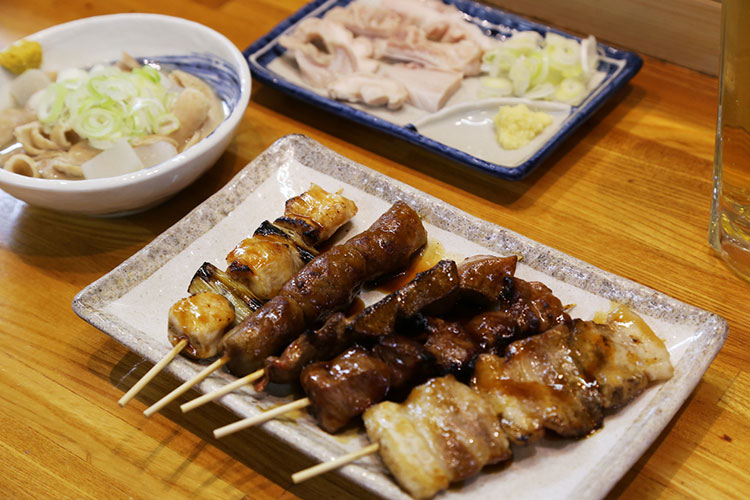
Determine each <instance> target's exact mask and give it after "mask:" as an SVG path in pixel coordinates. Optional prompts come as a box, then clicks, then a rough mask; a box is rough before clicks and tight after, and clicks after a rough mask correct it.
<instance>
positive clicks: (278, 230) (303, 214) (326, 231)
mask: <svg viewBox="0 0 750 500" xmlns="http://www.w3.org/2000/svg"><path fill="white" fill-rule="evenodd" d="M356 212H357V207H356V205H355V204H354V202H352V201H351V200H348V199H347V198H344V197H343V196H341V195H340V194H336V193H328V192H326V191H325V190H323V189H322V188H320V187H319V186H317V185H315V184H312V185H311V187H310V188H309V189H308V190H307V191H306V192H304V193H302V194H301V195H299V196H296V197H294V198H291V199H289V200H287V201H286V204H285V210H284V215H283V216H282V217H279V218H278V219H276V221H275V222H274V223H273V224H271V223H269V222H268V221H265V222H263V223H262V224H261V226H260V227H259V228H258V229H257V230H256V231H255V234H254V235H253V236H252V237H251V238H246V239H245V240H243V241H242V242H241V243H240V244H239V245H237V247H236V248H235V249H234V250H232V252H230V254H229V255H228V257H227V261H228V263H229V268H228V269H227V272H224V271H221V270H220V269H218V268H217V267H215V266H213V265H212V264H210V263H208V262H206V263H204V264H203V265H202V266H201V267H200V268H199V269H198V271H197V272H196V273H195V275H194V276H193V279H192V280H191V282H190V286H189V287H188V292H189V293H190V294H191V296H190V297H187V298H184V299H181V300H180V301H178V302H177V303H175V304H174V305H173V306H172V308H170V311H169V321H168V327H169V328H168V329H169V341H170V343H171V344H172V345H173V346H175V348H174V349H173V350H172V351H170V352H169V353H168V354H167V356H166V357H165V358H164V360H162V361H161V362H159V363H157V365H156V366H157V367H158V368H152V369H151V370H150V371H149V372H148V373H147V374H146V376H144V377H143V378H142V379H141V380H140V381H139V382H138V383H136V385H134V386H133V388H131V389H130V391H128V392H127V393H126V394H125V395H124V396H123V397H122V399H120V401H119V404H120V406H123V405H125V404H126V403H127V402H128V401H129V400H130V399H132V398H133V397H134V396H135V395H136V394H137V393H138V391H140V389H142V388H143V387H144V386H145V385H146V384H147V383H148V382H149V381H150V380H151V379H153V377H155V376H156V374H157V373H158V372H159V371H160V370H161V369H162V368H163V367H164V366H166V365H167V364H168V363H169V362H170V361H171V360H172V359H173V358H174V357H175V356H176V354H177V353H180V352H182V353H183V354H185V355H187V356H188V357H191V358H194V359H205V358H210V357H213V356H215V355H216V354H218V352H219V350H220V347H221V346H220V341H221V338H222V336H223V334H224V333H225V332H226V331H227V330H228V328H229V327H231V326H235V325H237V324H238V323H240V322H241V321H242V320H244V319H245V318H246V317H247V316H249V315H250V314H252V313H253V312H254V311H257V310H258V309H259V308H260V307H261V306H262V304H263V301H264V300H265V298H266V297H267V295H268V294H271V293H275V292H276V291H277V290H278V288H280V287H281V285H283V282H285V281H287V280H288V279H289V278H290V277H291V276H292V275H293V274H294V273H295V272H296V271H297V270H299V268H300V267H302V266H303V265H304V264H305V263H306V262H308V261H309V260H311V259H312V258H313V257H314V255H316V254H317V250H315V245H317V244H319V243H321V242H323V241H325V240H327V239H328V238H330V236H332V235H333V234H334V233H335V232H336V231H337V230H338V229H339V227H341V226H342V225H343V224H345V223H346V222H347V221H348V220H349V219H351V218H352V217H353V216H354V215H355V214H356ZM290 256H291V257H290ZM271 274H273V277H272V278H270V277H269V276H270V275H271ZM177 346H180V347H177ZM165 360H166V361H165Z"/></svg>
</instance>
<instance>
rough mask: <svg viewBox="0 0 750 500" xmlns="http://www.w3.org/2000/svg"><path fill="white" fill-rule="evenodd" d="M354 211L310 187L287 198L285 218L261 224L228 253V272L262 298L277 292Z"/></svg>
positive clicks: (336, 197) (335, 197)
mask: <svg viewBox="0 0 750 500" xmlns="http://www.w3.org/2000/svg"><path fill="white" fill-rule="evenodd" d="M356 213H357V207H356V205H355V204H354V202H352V201H351V200H349V199H347V198H344V197H343V196H341V195H340V194H336V193H328V192H327V191H325V190H324V189H322V188H321V187H320V186H317V185H316V184H312V185H311V186H310V189H308V190H307V191H305V192H304V193H302V194H301V195H299V196H295V197H294V198H290V199H289V200H287V202H286V205H285V210H284V215H283V216H282V217H279V218H278V219H276V221H275V222H274V223H273V224H271V223H270V222H268V221H264V222H263V223H262V224H261V225H260V227H259V228H258V229H257V230H256V231H255V233H254V234H253V236H252V237H250V238H245V239H244V240H242V242H240V244H239V245H237V246H236V247H235V248H234V249H233V250H232V251H231V252H229V254H228V255H227V265H228V266H229V267H228V268H227V272H228V273H229V275H230V276H231V277H232V278H233V279H235V280H237V281H240V282H241V283H243V284H245V285H246V286H247V287H249V288H250V290H252V291H253V293H254V294H255V295H256V296H258V298H260V299H262V300H268V299H270V298H271V297H273V296H274V295H276V294H277V293H278V291H279V290H280V289H281V287H282V286H283V285H284V283H286V282H287V281H288V280H289V278H291V277H292V276H294V274H295V273H296V272H297V271H299V270H300V269H301V268H302V266H304V265H305V264H306V263H308V262H310V261H311V260H312V259H313V257H314V256H315V255H316V252H315V250H313V248H312V247H313V246H315V245H317V244H318V243H320V242H321V241H325V240H327V239H328V238H330V237H331V236H332V235H333V233H335V232H336V231H337V230H338V228H339V227H341V226H342V225H343V224H345V223H346V222H347V221H348V220H349V219H351V218H352V217H353V216H354V215H355V214H356Z"/></svg>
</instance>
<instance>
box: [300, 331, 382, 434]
mask: <svg viewBox="0 0 750 500" xmlns="http://www.w3.org/2000/svg"><path fill="white" fill-rule="evenodd" d="M300 381H301V383H302V387H303V389H304V390H305V394H307V397H308V398H310V401H312V409H313V412H314V413H315V417H316V418H317V419H318V423H319V424H320V426H321V427H322V428H323V429H324V430H326V431H327V432H337V431H338V430H340V429H341V428H342V427H344V426H345V425H346V424H347V423H349V421H350V420H351V419H352V418H354V417H355V416H357V415H360V414H361V413H362V412H363V411H365V410H366V409H367V408H369V407H370V406H371V405H372V404H374V403H376V402H378V401H382V400H383V399H384V398H385V395H386V394H387V393H388V388H389V385H390V370H389V369H388V365H386V364H385V362H384V361H383V360H381V359H380V358H379V357H377V356H375V355H373V354H372V352H370V351H368V350H367V349H365V348H363V347H359V346H355V347H351V348H349V349H347V350H346V351H344V352H343V353H342V354H340V355H339V356H337V357H336V358H335V359H334V360H333V361H327V362H320V363H314V364H312V365H308V366H307V367H305V369H304V370H302V376H301V378H300Z"/></svg>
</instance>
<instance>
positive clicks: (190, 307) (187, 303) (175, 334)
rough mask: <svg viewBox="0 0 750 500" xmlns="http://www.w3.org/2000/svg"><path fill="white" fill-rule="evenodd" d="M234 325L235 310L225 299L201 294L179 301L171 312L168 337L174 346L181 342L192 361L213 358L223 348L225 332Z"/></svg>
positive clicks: (211, 294) (216, 295)
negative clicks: (184, 343)
mask: <svg viewBox="0 0 750 500" xmlns="http://www.w3.org/2000/svg"><path fill="white" fill-rule="evenodd" d="M233 322H234V307H233V306H232V304H230V303H229V301H228V300H227V299H225V298H224V297H223V296H222V295H219V294H218V293H214V292H202V293H198V294H195V295H192V296H190V297H187V298H184V299H182V300H179V301H177V302H176V303H175V304H174V305H173V306H172V307H170V308H169V316H168V323H167V325H168V326H167V329H168V337H169V342H170V343H171V344H172V345H176V344H177V343H178V342H180V340H182V339H188V344H187V346H185V348H184V349H183V350H182V352H184V353H185V354H187V355H188V356H190V357H191V358H210V357H212V356H215V355H216V354H217V353H218V352H219V349H220V347H221V338H222V336H223V335H224V332H225V331H227V329H228V328H229V327H230V326H232V323H233Z"/></svg>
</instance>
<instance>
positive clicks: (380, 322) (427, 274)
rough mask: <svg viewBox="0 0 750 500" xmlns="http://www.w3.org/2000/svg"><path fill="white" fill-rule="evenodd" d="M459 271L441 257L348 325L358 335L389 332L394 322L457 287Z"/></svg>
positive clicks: (375, 334) (444, 295)
mask: <svg viewBox="0 0 750 500" xmlns="http://www.w3.org/2000/svg"><path fill="white" fill-rule="evenodd" d="M458 284H459V281H458V271H457V269H456V263H455V262H453V261H452V260H441V261H440V262H438V263H437V264H436V265H435V266H433V267H432V268H430V269H428V270H426V271H423V272H421V273H419V274H417V276H416V277H415V278H414V279H413V280H412V281H410V282H409V283H407V284H406V285H405V286H403V287H402V288H400V289H398V290H396V291H395V292H393V293H391V294H389V295H387V296H386V297H384V298H383V299H382V300H380V301H379V302H376V303H375V304H373V305H371V306H369V307H367V308H365V310H364V311H362V312H361V313H360V314H359V315H358V316H357V317H356V318H354V320H353V321H352V322H351V324H350V325H349V329H350V330H352V331H353V332H355V333H356V334H357V335H359V336H365V337H366V336H372V337H377V336H380V335H392V334H393V333H394V332H395V330H396V323H397V321H398V320H400V319H407V318H409V317H411V316H413V315H415V314H416V313H418V312H419V311H421V310H422V309H424V308H425V307H427V306H428V305H430V304H432V303H434V302H436V301H438V300H440V299H443V298H445V297H447V296H448V295H450V294H452V293H453V292H454V291H455V290H457V289H458Z"/></svg>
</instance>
